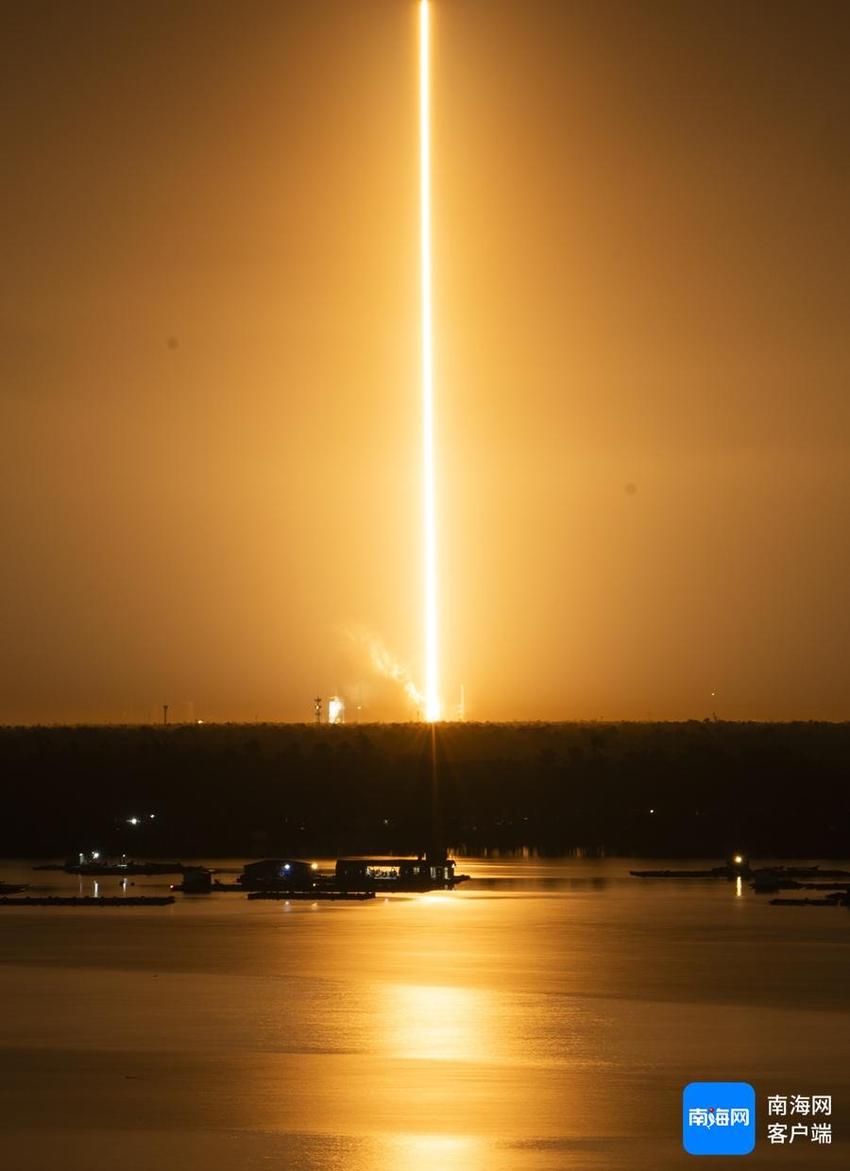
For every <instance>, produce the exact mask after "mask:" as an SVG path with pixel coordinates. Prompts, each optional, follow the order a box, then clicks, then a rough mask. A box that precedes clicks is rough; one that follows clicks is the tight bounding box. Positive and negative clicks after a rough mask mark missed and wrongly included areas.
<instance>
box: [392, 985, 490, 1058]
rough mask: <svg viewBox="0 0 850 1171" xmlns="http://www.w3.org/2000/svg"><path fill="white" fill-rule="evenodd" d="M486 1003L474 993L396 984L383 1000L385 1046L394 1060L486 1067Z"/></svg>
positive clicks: (471, 990)
mask: <svg viewBox="0 0 850 1171" xmlns="http://www.w3.org/2000/svg"><path fill="white" fill-rule="evenodd" d="M486 1001H487V997H486V995H485V994H484V993H481V992H480V991H478V990H477V989H475V988H456V987H450V986H448V985H434V984H394V985H392V986H391V987H390V988H388V989H387V992H386V994H385V997H384V1000H383V1008H384V1013H383V1015H384V1027H385V1035H384V1036H385V1045H386V1049H387V1051H388V1052H389V1053H390V1054H391V1055H392V1056H393V1057H402V1058H413V1059H419V1060H427V1061H482V1060H484V1061H486V1060H487V1057H488V1054H489V1039H488V1027H487V1026H488V1022H489V1020H490V1016H491V1013H490V1012H489V1011H488V1007H487V1003H486Z"/></svg>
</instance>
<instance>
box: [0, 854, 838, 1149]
mask: <svg viewBox="0 0 850 1171" xmlns="http://www.w3.org/2000/svg"><path fill="white" fill-rule="evenodd" d="M629 865H630V864H629V862H628V861H627V860H623V859H617V860H605V861H573V860H570V861H558V862H547V863H542V862H524V863H514V862H505V861H500V862H477V861H474V860H473V861H467V862H465V863H464V864H463V865H462V866H460V867H459V868H460V869H464V870H469V871H471V872H472V874H473V875H474V877H475V881H473V882H471V883H469V884H467V885H466V886H465V887H463V888H461V889H460V890H458V891H456V892H454V893H451V894H443V893H440V894H428V895H424V896H394V897H391V898H389V899H387V900H386V901H384V900H376V901H375V902H374V903H366V904H349V905H346V904H317V905H315V906H311V905H309V904H297V903H296V904H292V905H291V906H285V905H281V904H277V903H262V902H253V903H249V902H247V901H246V900H245V899H244V898H243V897H242V896H241V895H236V894H234V895H229V896H226V895H220V896H212V897H210V898H194V899H192V898H182V899H179V900H178V902H176V903H175V905H174V906H173V907H170V908H156V909H152V910H147V909H143V908H139V909H129V908H128V909H126V910H110V909H106V908H104V909H97V910H88V909H86V910H73V909H61V910H49V911H39V910H30V909H13V908H5V909H3V910H2V916H3V923H2V927H3V939H4V948H3V953H2V965H0V1003H2V1004H3V1013H2V1015H0V1051H2V1059H0V1160H2V1165H3V1166H4V1167H6V1166H7V1167H10V1168H20V1169H22V1171H23V1169H26V1171H42V1169H44V1171H47V1169H48V1168H51V1169H52V1168H56V1167H60V1166H61V1167H62V1168H63V1169H64V1171H78V1169H79V1171H82V1169H83V1168H90V1167H92V1166H99V1165H107V1166H118V1165H120V1166H121V1167H122V1168H123V1169H124V1171H151V1169H152V1168H162V1169H171V1168H177V1167H180V1168H182V1169H185V1171H196V1169H197V1171H201V1169H203V1171H225V1169H226V1171H232V1169H233V1168H239V1169H240V1171H253V1169H255V1168H256V1169H260V1168H269V1167H279V1168H283V1167H288V1168H289V1167H291V1168H297V1169H298V1171H302V1169H303V1171H336V1169H340V1171H341V1169H342V1168H345V1169H346V1171H399V1169H404V1168H408V1167H410V1168H413V1167H420V1168H423V1167H438V1168H440V1169H442V1171H460V1169H461V1168H462V1169H463V1171H508V1169H510V1171H556V1169H557V1171H560V1169H568V1171H572V1169H575V1171H580V1169H585V1168H586V1169H588V1171H596V1169H599V1171H602V1169H606V1171H618V1169H620V1171H659V1169H662V1171H663V1169H664V1168H668V1167H669V1168H677V1167H680V1166H681V1167H685V1166H687V1165H690V1157H689V1156H687V1155H685V1154H684V1153H683V1152H682V1150H681V1144H680V1134H681V1090H682V1087H683V1086H684V1085H685V1084H686V1083H687V1082H689V1081H692V1080H745V1081H751V1082H752V1083H753V1084H754V1086H755V1087H756V1091H757V1094H758V1108H759V1118H758V1135H759V1140H760V1141H759V1145H758V1146H757V1148H756V1151H755V1153H754V1154H753V1155H752V1156H750V1157H749V1161H748V1166H750V1167H753V1168H760V1167H771V1166H778V1165H780V1163H781V1165H782V1166H783V1167H786V1168H787V1167H793V1168H800V1169H802V1168H806V1171H810V1169H811V1168H812V1167H815V1168H820V1167H826V1168H828V1167H838V1166H842V1165H846V1152H847V1141H848V1135H850V1112H848V1108H847V1107H848V1102H850V1029H848V1017H847V1010H846V976H847V971H848V960H850V936H848V930H847V928H848V920H847V912H845V911H844V910H841V909H823V910H820V909H816V908H804V909H800V910H798V909H795V908H783V907H773V906H770V905H769V903H768V901H767V898H766V897H762V896H759V897H757V896H755V895H753V894H752V893H751V892H750V891H749V890H748V889H747V888H746V887H745V888H744V890H743V892H742V894H741V895H740V896H738V895H737V894H736V888H735V884H734V883H727V882H706V883H702V882H691V883H674V882H670V883H667V882H665V883H658V884H651V885H647V884H645V883H642V882H640V881H639V880H637V879H632V878H629V877H628V870H629ZM641 865H642V866H650V865H652V863H650V862H647V861H646V860H644V861H643V862H642V863H641ZM2 878H3V879H4V880H7V881H8V880H10V879H15V878H16V879H19V880H21V881H30V882H33V881H37V882H45V883H47V882H49V883H50V884H51V885H53V884H54V883H55V884H57V885H59V884H61V885H62V886H64V887H66V889H69V892H70V890H76V889H77V888H78V885H79V883H78V880H77V879H75V878H70V877H67V876H63V875H59V876H55V875H52V874H51V875H41V876H38V875H34V874H33V873H32V872H31V871H30V870H29V869H28V866H27V865H25V864H20V865H14V866H13V865H11V864H6V865H5V866H4V867H3V872H2ZM163 885H164V884H163V882H162V880H159V881H158V882H157V881H156V880H138V882H137V887H136V890H138V889H140V888H141V887H144V888H146V889H147V888H149V887H156V889H161V888H162V887H163ZM83 886H84V888H85V889H86V891H87V892H88V893H90V887H91V881H90V880H84V882H83ZM117 889H118V887H117V880H109V879H106V880H101V882H100V890H101V893H104V894H107V893H116V892H117ZM768 1093H786V1094H789V1093H802V1094H812V1093H830V1094H832V1095H833V1097H834V1099H835V1112H834V1115H833V1129H834V1131H835V1140H834V1143H835V1145H833V1146H832V1147H830V1148H813V1147H812V1146H811V1145H810V1144H808V1143H806V1144H803V1145H797V1146H795V1147H792V1148H786V1149H784V1150H783V1151H782V1152H779V1151H777V1150H776V1149H775V1148H771V1147H767V1146H765V1143H764V1133H765V1127H766V1119H765V1117H764V1097H765V1095H766V1094H768Z"/></svg>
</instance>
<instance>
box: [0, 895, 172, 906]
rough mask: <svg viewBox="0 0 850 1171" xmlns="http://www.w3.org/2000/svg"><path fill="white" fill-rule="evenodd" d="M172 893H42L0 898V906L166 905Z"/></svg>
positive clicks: (169, 901)
mask: <svg viewBox="0 0 850 1171" xmlns="http://www.w3.org/2000/svg"><path fill="white" fill-rule="evenodd" d="M174 901H175V899H174V895H126V896H122V895H118V896H112V895H104V896H98V897H95V896H93V895H68V896H66V895H43V896H35V895H33V896H30V897H26V898H0V907H166V906H168V904H169V903H173V902H174Z"/></svg>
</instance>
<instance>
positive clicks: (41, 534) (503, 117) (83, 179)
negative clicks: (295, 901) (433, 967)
mask: <svg viewBox="0 0 850 1171" xmlns="http://www.w3.org/2000/svg"><path fill="white" fill-rule="evenodd" d="M0 19H1V20H2V24H0V30H1V31H2V35H1V36H0V44H2V54H3V62H2V69H0V141H2V155H1V156H0V157H1V158H2V168H3V181H2V184H0V222H2V225H3V250H2V251H3V261H2V265H0V396H2V397H0V403H2V408H0V501H2V505H1V506H0V540H2V563H0V564H1V565H2V568H0V663H1V664H2V666H0V722H16V721H21V722H36V721H61V720H72V721H77V720H93V721H98V720H111V721H119V720H128V721H137V720H147V719H150V718H152V716H153V715H154V714H155V713H156V712H157V710H158V709H159V705H161V704H162V703H164V702H168V703H169V704H170V705H171V713H172V716H173V718H174V719H178V720H179V719H189V718H192V719H195V718H203V719H208V720H211V719H236V720H238V719H253V718H255V717H259V718H261V719H283V720H297V719H310V718H311V715H312V698H313V696H314V695H325V696H327V695H329V694H331V693H333V692H339V693H341V694H342V695H343V697H344V698H345V699H346V702H347V704H348V710H349V717H350V716H351V715H352V714H353V711H354V709H355V708H356V707H357V706H358V705H359V706H360V708H361V717H362V718H364V719H367V718H368V719H389V718H407V717H410V716H411V715H413V714H414V713H413V711H412V708H411V703H410V701H409V700H408V699H407V698H406V697H405V695H404V693H403V689H402V687H401V686H400V684H399V683H398V682H393V681H392V680H389V679H381V678H380V676H379V673H378V671H377V670H376V669H375V665H374V663H373V662H372V661H371V658H370V653H369V645H368V644H369V643H370V640H380V641H381V642H382V643H383V645H384V646H385V648H386V649H387V656H386V658H385V660H384V665H385V667H386V664H387V662H388V661H389V659H390V657H395V658H396V659H397V661H398V664H399V665H400V667H399V672H400V674H401V675H403V670H402V669H403V668H407V669H408V670H409V672H410V674H411V677H412V678H413V679H419V678H420V676H421V641H422V639H421V626H422V601H421V588H420V578H421V561H420V544H421V528H420V503H419V501H420V466H419V451H420V438H419V420H420V414H419V411H420V407H419V392H420V383H419V350H418V346H419V299H418V298H419V285H418V281H419V268H418V263H419V255H418V237H417V230H418V218H417V217H418V204H417V199H418V188H417V182H418V176H417V164H418V145H417V109H416V100H417V79H416V17H415V5H413V4H411V3H408V2H407V0H358V2H356V3H354V2H352V0H309V2H305V0H290V2H286V0H277V2H268V3H263V2H258V0H240V2H239V3H234V2H232V0H231V2H229V3H221V2H217V0H204V2H196V0H192V2H190V0H169V2H168V3H163V2H160V0H144V2H142V0H136V2H132V3H130V2H127V0H123V2H122V0H109V2H107V0H99V2H96V3H93V2H91V0H75V2H74V3H69V2H68V0H59V2H51V3H39V2H38V0H23V2H21V0H3V3H2V4H0ZM433 24H434V54H435V68H434V76H433V87H434V97H435V110H434V142H433V150H434V166H435V174H434V282H435V284H434V309H435V342H436V355H435V357H436V410H437V427H438V441H437V442H438V456H439V470H438V491H439V504H438V508H439V523H440V563H441V568H440V597H441V603H440V605H441V610H440V620H441V631H442V635H441V657H442V685H441V690H442V698H443V703H444V708H445V710H446V712H447V714H451V713H452V711H453V708H454V706H455V705H456V703H457V697H458V692H459V688H460V685H461V684H464V686H465V691H466V700H467V714H468V716H469V717H470V718H476V719H513V718H522V719H544V718H545V719H553V718H566V719H569V718H573V717H575V718H595V717H603V718H610V719H613V718H634V719H644V718H653V719H666V718H682V717H692V716H693V717H697V718H702V717H705V716H708V715H710V714H711V713H712V712H716V713H717V714H718V715H719V716H720V717H722V718H768V719H789V718H809V717H814V718H826V719H843V718H846V717H847V716H848V715H850V680H848V672H847V664H848V662H850V619H849V618H848V601H847V599H848V588H847V582H848V574H850V542H848V539H847V538H848V531H850V459H848V454H850V453H848V444H850V329H848V322H847V314H848V303H850V296H848V294H850V232H848V223H847V217H848V208H850V150H848V126H850V81H848V74H847V62H848V60H850V9H848V6H847V4H846V3H827V2H823V0H821V2H815V3H812V2H810V0H807V2H804V3H784V2H772V3H770V4H767V3H755V2H741V0H738V2H736V3H728V2H722V0H707V2H703V0H699V2H696V0H681V2H677V3H672V2H671V3H665V2H661V0H652V2H650V0H643V2H636V0H627V2H625V0H624V2H614V0H576V2H570V0H442V2H441V0H436V2H435V4H434V16H433ZM374 645H375V643H374V642H373V648H374ZM713 691H714V692H716V695H714V696H712V694H711V693H712V692H713Z"/></svg>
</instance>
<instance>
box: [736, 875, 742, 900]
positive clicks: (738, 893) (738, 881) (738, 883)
mask: <svg viewBox="0 0 850 1171" xmlns="http://www.w3.org/2000/svg"><path fill="white" fill-rule="evenodd" d="M743 893H744V888H743V884H742V882H741V876H740V874H739V875H738V877H737V878H736V879H735V894H736V896H737V897H738V898H740V897H741V895H742V894H743Z"/></svg>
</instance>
